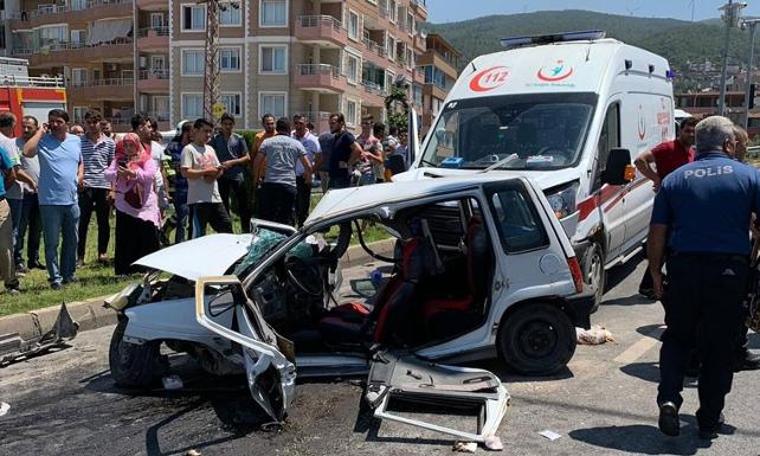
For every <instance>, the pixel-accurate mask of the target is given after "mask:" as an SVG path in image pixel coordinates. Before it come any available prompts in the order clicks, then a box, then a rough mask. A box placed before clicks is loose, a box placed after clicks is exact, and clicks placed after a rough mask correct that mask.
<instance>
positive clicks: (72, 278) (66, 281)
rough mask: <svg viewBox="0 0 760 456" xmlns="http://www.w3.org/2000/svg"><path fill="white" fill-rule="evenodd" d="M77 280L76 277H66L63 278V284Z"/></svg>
mask: <svg viewBox="0 0 760 456" xmlns="http://www.w3.org/2000/svg"><path fill="white" fill-rule="evenodd" d="M77 282H79V279H77V278H76V277H70V278H68V279H63V284H64V285H68V284H70V283H77Z"/></svg>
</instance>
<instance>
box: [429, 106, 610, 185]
mask: <svg viewBox="0 0 760 456" xmlns="http://www.w3.org/2000/svg"><path fill="white" fill-rule="evenodd" d="M596 100H597V96H596V94H593V93H563V94H557V93H553V94H527V95H501V96H495V97H483V98H470V99H463V100H454V101H449V102H448V103H446V105H445V106H443V108H442V110H441V112H440V113H439V115H438V120H437V121H436V123H435V125H434V126H433V128H432V129H431V130H430V131H429V132H428V135H432V137H431V138H430V140H429V141H428V142H427V145H426V147H425V149H424V150H423V153H422V160H421V166H432V167H439V168H460V169H483V168H487V167H489V166H492V165H494V164H498V166H496V168H498V169H510V170H541V169H559V168H567V167H570V166H573V165H574V164H575V163H576V162H577V161H578V159H579V156H580V153H581V150H582V148H583V144H584V142H585V139H586V134H587V131H588V128H589V125H590V123H591V117H592V113H593V111H594V106H595V105H596Z"/></svg>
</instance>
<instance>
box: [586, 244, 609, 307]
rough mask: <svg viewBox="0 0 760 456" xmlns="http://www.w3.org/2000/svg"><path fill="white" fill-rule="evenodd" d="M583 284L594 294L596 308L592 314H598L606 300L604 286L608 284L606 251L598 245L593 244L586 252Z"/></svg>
mask: <svg viewBox="0 0 760 456" xmlns="http://www.w3.org/2000/svg"><path fill="white" fill-rule="evenodd" d="M582 266H583V282H584V284H585V285H586V287H588V290H593V292H594V306H593V307H592V308H591V312H592V313H593V312H596V311H597V310H598V309H599V306H600V305H601V304H602V299H603V298H604V286H605V284H606V283H607V273H606V271H605V270H604V250H603V249H602V246H601V245H599V244H598V243H596V242H595V243H593V244H591V247H589V248H588V250H587V251H586V255H585V259H584V261H583V265H582Z"/></svg>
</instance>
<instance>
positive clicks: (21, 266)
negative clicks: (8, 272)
mask: <svg viewBox="0 0 760 456" xmlns="http://www.w3.org/2000/svg"><path fill="white" fill-rule="evenodd" d="M16 272H20V273H22V274H25V273H27V272H29V270H28V269H27V268H26V266H24V263H22V262H20V261H19V262H17V263H16Z"/></svg>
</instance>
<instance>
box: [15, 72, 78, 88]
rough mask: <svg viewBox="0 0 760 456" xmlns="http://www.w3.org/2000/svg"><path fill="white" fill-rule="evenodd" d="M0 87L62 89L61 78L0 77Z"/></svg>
mask: <svg viewBox="0 0 760 456" xmlns="http://www.w3.org/2000/svg"><path fill="white" fill-rule="evenodd" d="M0 86H11V87H56V88H63V86H64V84H63V78H59V77H36V76H13V75H0Z"/></svg>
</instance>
